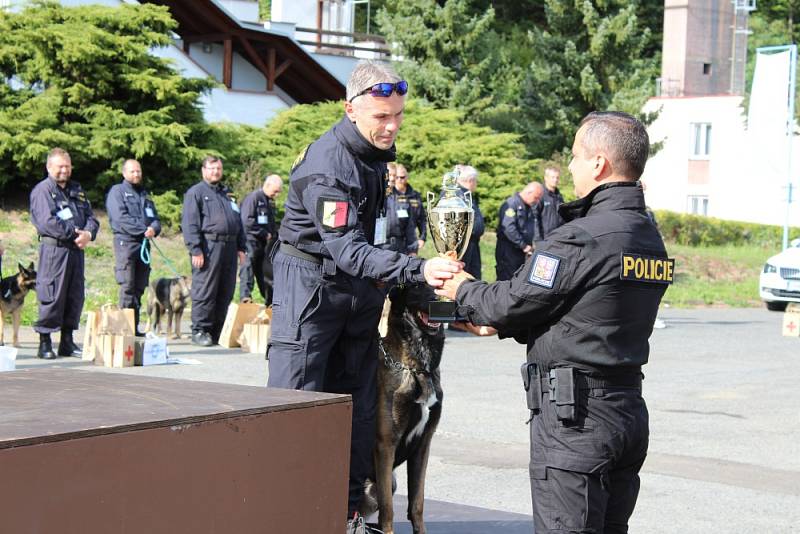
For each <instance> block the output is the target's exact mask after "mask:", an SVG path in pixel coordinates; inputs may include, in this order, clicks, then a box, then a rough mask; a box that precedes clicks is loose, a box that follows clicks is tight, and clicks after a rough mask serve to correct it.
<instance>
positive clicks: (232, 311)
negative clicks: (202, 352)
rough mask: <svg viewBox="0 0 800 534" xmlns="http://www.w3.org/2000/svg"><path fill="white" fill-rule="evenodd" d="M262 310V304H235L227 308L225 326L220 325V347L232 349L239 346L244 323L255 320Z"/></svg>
mask: <svg viewBox="0 0 800 534" xmlns="http://www.w3.org/2000/svg"><path fill="white" fill-rule="evenodd" d="M263 309H264V306H263V305H262V304H254V303H247V304H236V303H232V304H231V305H230V306H228V313H227V315H225V324H223V325H222V332H221V333H220V335H219V345H220V347H225V348H228V349H232V348H234V347H238V346H239V336H241V335H242V329H243V327H244V325H245V324H246V323H250V322H252V321H253V319H255V317H256V316H257V315H258V313H259V312H260V311H261V310H263Z"/></svg>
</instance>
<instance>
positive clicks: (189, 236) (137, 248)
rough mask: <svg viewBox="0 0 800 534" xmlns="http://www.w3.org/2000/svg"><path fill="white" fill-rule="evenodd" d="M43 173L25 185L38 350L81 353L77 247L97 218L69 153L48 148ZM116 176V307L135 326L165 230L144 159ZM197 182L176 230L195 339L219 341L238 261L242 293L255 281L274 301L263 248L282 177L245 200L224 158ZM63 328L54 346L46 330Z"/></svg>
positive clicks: (93, 230) (111, 206)
mask: <svg viewBox="0 0 800 534" xmlns="http://www.w3.org/2000/svg"><path fill="white" fill-rule="evenodd" d="M46 168H47V177H45V178H44V179H43V180H42V181H41V182H39V183H38V184H37V185H36V186H35V187H34V188H33V191H32V192H31V196H30V211H31V221H32V223H33V225H34V227H35V228H36V230H37V233H38V236H39V242H40V247H39V271H38V279H37V283H36V291H37V299H38V301H39V318H38V320H37V322H36V324H35V325H34V330H35V331H36V332H37V333H38V334H39V348H38V351H37V356H38V357H39V358H43V359H48V360H50V359H55V358H57V357H58V356H80V354H81V351H80V348H79V347H78V346H77V345H76V344H75V342H74V340H73V335H72V334H73V331H74V330H76V329H77V328H78V326H79V322H80V316H81V312H82V309H83V303H84V298H85V288H84V256H83V250H84V249H85V248H86V246H87V245H88V244H89V243H90V242H91V241H94V239H95V238H96V236H97V232H98V231H99V228H100V223H99V222H98V220H97V218H96V217H95V216H94V212H93V211H92V207H91V204H90V203H89V200H88V199H87V198H86V195H85V192H84V191H83V189H82V188H81V186H80V184H78V183H77V182H74V181H72V180H71V179H70V178H71V175H72V161H71V158H70V155H69V153H68V152H67V151H65V150H63V149H61V148H54V149H53V150H51V151H50V152H49V154H48V156H47V162H46ZM120 171H121V174H122V180H121V181H120V182H119V183H117V184H115V185H114V186H112V187H111V189H110V190H109V192H108V194H107V196H106V210H107V212H108V218H109V225H110V226H111V231H112V233H113V249H114V277H115V279H116V282H117V284H118V285H119V299H118V302H119V306H120V307H121V308H130V309H133V310H134V318H135V326H136V334H137V335H141V333H140V332H139V322H140V309H141V298H142V295H143V293H144V291H145V289H146V288H147V286H148V283H149V278H150V261H149V258H150V254H151V250H150V247H151V245H150V240H152V239H155V238H157V237H158V236H159V235H160V234H161V221H160V219H159V216H158V211H157V209H156V206H155V203H154V202H153V200H152V199H151V198H150V196H149V194H148V192H147V190H146V189H145V187H144V183H143V175H142V167H141V164H140V163H139V162H138V161H136V160H135V159H127V160H125V161H124V162H123V163H122V165H121V168H120ZM201 174H202V180H201V181H200V182H198V183H197V184H195V185H194V186H192V187H191V188H190V189H189V190H188V191H187V192H186V195H185V197H184V205H183V214H182V229H183V237H184V242H185V243H186V247H187V248H188V250H189V255H190V259H191V265H192V278H193V284H192V290H191V298H192V342H193V343H195V344H198V345H203V346H210V345H212V344H214V343H216V342H217V340H218V338H219V334H220V331H221V329H222V321H223V320H224V317H225V313H226V311H227V307H228V304H229V303H230V301H231V299H232V297H233V293H234V288H235V286H236V273H237V260H238V263H239V271H238V272H239V277H240V300H242V301H249V300H251V294H252V290H253V285H254V281H255V283H256V284H257V285H258V288H259V291H261V294H262V296H263V297H264V299H265V301H266V303H267V304H270V303H271V301H272V284H271V263H270V260H269V251H270V250H271V247H272V246H273V245H274V243H275V242H276V240H277V233H278V231H277V210H276V206H275V198H276V197H277V195H278V194H279V193H280V191H281V188H282V186H283V180H282V179H281V177H280V176H278V175H274V174H273V175H270V176H268V177H267V178H266V180H265V181H264V184H263V187H262V188H261V189H258V190H256V191H253V192H252V193H250V194H249V195H247V196H246V197H245V199H244V201H243V202H242V204H241V207H240V206H239V204H238V203H237V201H236V198H235V196H234V194H233V192H232V191H231V190H230V189H229V188H228V187H227V186H225V185H224V184H222V183H221V182H222V161H221V160H220V159H219V158H217V157H214V156H209V157H207V158H206V159H205V160H203V164H202V167H201ZM58 331H60V334H61V336H60V339H59V345H58V349H57V350H54V349H53V344H52V340H51V337H50V336H51V334H52V333H53V332H58Z"/></svg>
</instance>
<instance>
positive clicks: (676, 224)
mask: <svg viewBox="0 0 800 534" xmlns="http://www.w3.org/2000/svg"><path fill="white" fill-rule="evenodd" d="M655 213H656V219H657V220H658V228H659V230H661V234H662V235H663V236H664V239H666V240H667V241H670V242H673V243H678V244H680V245H692V246H704V247H709V246H718V245H755V246H759V247H764V248H776V247H780V245H781V242H782V240H783V227H781V226H777V225H769V224H756V223H747V222H741V221H726V220H722V219H715V218H713V217H702V216H700V215H688V214H684V213H675V212H673V211H667V210H658V211H656V212H655ZM798 234H800V228H790V229H789V235H791V236H797V235H798Z"/></svg>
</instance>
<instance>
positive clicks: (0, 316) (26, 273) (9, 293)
mask: <svg viewBox="0 0 800 534" xmlns="http://www.w3.org/2000/svg"><path fill="white" fill-rule="evenodd" d="M17 265H18V267H19V272H18V273H17V274H16V275H13V276H7V277H6V278H3V279H2V281H0V345H3V334H4V333H5V327H6V324H5V317H6V314H11V320H12V324H13V327H14V334H13V338H12V342H13V344H14V346H15V347H19V321H20V317H21V316H22V306H23V304H25V295H27V294H28V291H30V290H31V289H33V288H35V287H36V271H35V270H34V268H33V262H31V263H30V265H28V266H27V267H25V266H23V265H22V264H21V263H19V264H17Z"/></svg>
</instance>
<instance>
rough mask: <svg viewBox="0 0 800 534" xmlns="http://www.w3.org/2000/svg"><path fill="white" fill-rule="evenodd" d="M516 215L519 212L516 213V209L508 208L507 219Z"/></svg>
mask: <svg viewBox="0 0 800 534" xmlns="http://www.w3.org/2000/svg"><path fill="white" fill-rule="evenodd" d="M516 214H517V212H516V211H514V208H508V209H507V210H506V211H505V216H506V217H513V216H514V215H516Z"/></svg>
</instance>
